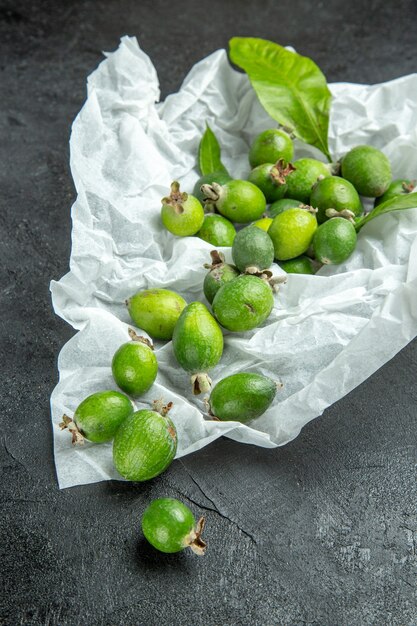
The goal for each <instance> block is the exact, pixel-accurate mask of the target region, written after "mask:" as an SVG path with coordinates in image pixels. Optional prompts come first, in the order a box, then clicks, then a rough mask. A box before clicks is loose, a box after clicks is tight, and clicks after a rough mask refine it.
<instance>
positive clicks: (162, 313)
mask: <svg viewBox="0 0 417 626" xmlns="http://www.w3.org/2000/svg"><path fill="white" fill-rule="evenodd" d="M126 305H127V308H128V311H129V315H130V317H131V318H132V321H133V323H134V324H135V325H136V326H138V328H141V329H142V330H144V331H146V332H147V333H148V334H149V335H150V336H151V337H153V338H154V339H171V338H172V333H173V332H174V327H175V324H176V323H177V321H178V318H179V316H180V315H181V311H182V310H183V309H184V307H186V306H187V303H186V301H185V300H184V298H182V297H181V296H180V295H179V294H177V293H175V291H170V290H169V289H145V290H144V291H139V292H138V293H136V294H135V295H134V296H132V297H131V298H129V299H128V300H127V301H126Z"/></svg>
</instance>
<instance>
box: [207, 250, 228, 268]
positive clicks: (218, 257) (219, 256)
mask: <svg viewBox="0 0 417 626" xmlns="http://www.w3.org/2000/svg"><path fill="white" fill-rule="evenodd" d="M210 256H211V263H204V267H205V268H206V269H207V270H212V269H214V268H215V267H218V266H219V265H223V263H224V261H225V258H224V254H223V253H222V252H219V251H218V250H212V251H211V252H210Z"/></svg>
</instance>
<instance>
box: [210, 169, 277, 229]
mask: <svg viewBox="0 0 417 626" xmlns="http://www.w3.org/2000/svg"><path fill="white" fill-rule="evenodd" d="M202 189H203V193H204V194H205V196H206V198H208V201H209V202H212V204H213V205H214V207H215V208H216V209H217V210H218V211H219V213H221V214H222V215H223V216H224V217H227V219H229V220H231V221H232V222H237V223H239V224H247V223H249V222H253V221H254V220H257V219H259V218H260V217H261V216H262V214H263V213H264V211H265V208H266V200H265V196H264V194H263V193H262V191H261V190H260V189H258V187H257V186H256V185H254V184H253V183H250V182H249V181H248V180H231V181H229V182H228V183H225V184H224V185H218V184H217V183H213V184H212V185H203V187H202Z"/></svg>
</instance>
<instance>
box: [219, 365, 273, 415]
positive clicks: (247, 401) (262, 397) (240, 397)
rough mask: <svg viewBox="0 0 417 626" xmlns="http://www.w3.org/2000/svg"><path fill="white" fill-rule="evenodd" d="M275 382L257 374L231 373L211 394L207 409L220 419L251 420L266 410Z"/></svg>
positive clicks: (271, 397) (271, 398)
mask: <svg viewBox="0 0 417 626" xmlns="http://www.w3.org/2000/svg"><path fill="white" fill-rule="evenodd" d="M276 392H277V383H276V382H275V381H273V380H271V379H270V378H267V377H266V376H261V375H260V374H233V375H232V376H227V378H223V380H221V381H220V382H219V383H217V385H216V386H215V387H214V388H213V390H212V392H211V394H210V400H209V404H210V413H211V414H212V415H214V416H215V417H217V418H218V419H219V420H221V421H234V422H242V423H243V424H244V423H246V422H249V421H250V420H253V419H255V418H257V417H259V416H260V415H262V414H263V413H265V411H266V410H267V408H268V407H269V406H270V404H271V403H272V401H273V399H274V398H275V394H276Z"/></svg>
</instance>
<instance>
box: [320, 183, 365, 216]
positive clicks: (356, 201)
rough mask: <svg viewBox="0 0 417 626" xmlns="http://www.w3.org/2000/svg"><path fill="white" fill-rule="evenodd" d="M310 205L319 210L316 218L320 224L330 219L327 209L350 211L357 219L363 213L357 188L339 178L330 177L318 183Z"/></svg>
mask: <svg viewBox="0 0 417 626" xmlns="http://www.w3.org/2000/svg"><path fill="white" fill-rule="evenodd" d="M310 205H311V206H312V207H314V208H315V209H318V211H317V214H316V217H317V221H318V223H319V224H322V223H323V222H325V221H326V220H328V219H329V217H328V216H327V215H326V210H327V209H335V210H336V211H342V210H344V209H348V210H349V211H352V213H353V214H354V216H356V217H358V216H359V215H361V214H362V213H363V206H362V202H361V199H360V198H359V194H358V192H357V191H356V189H355V187H354V186H353V185H352V183H350V182H349V181H348V180H345V179H344V178H340V177H339V176H329V177H327V178H322V179H321V180H319V181H317V183H316V184H315V185H314V186H313V189H312V191H311V196H310Z"/></svg>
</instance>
